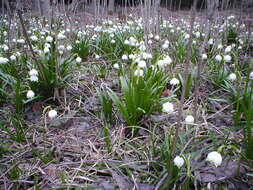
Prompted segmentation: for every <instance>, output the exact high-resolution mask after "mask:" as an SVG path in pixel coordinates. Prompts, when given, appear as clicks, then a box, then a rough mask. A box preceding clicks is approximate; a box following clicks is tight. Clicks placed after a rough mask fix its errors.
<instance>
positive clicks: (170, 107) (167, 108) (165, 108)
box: [162, 102, 174, 113]
mask: <svg viewBox="0 0 253 190" xmlns="http://www.w3.org/2000/svg"><path fill="white" fill-rule="evenodd" d="M162 111H163V112H165V113H172V112H173V111H174V106H173V104H172V103H170V102H166V103H164V104H163V108H162Z"/></svg>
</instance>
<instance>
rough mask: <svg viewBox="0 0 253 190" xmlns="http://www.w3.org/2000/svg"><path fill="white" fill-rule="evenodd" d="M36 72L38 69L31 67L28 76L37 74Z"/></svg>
mask: <svg viewBox="0 0 253 190" xmlns="http://www.w3.org/2000/svg"><path fill="white" fill-rule="evenodd" d="M38 74H39V73H38V71H37V70H36V69H32V70H30V71H29V75H30V76H37V75H38Z"/></svg>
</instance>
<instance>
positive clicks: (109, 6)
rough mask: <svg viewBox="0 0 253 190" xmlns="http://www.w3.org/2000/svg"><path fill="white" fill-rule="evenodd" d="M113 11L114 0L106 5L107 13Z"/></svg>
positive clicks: (110, 0)
mask: <svg viewBox="0 0 253 190" xmlns="http://www.w3.org/2000/svg"><path fill="white" fill-rule="evenodd" d="M114 10H115V7H114V0H109V3H108V12H109V13H113V12H114Z"/></svg>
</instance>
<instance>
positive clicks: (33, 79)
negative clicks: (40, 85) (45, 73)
mask: <svg viewBox="0 0 253 190" xmlns="http://www.w3.org/2000/svg"><path fill="white" fill-rule="evenodd" d="M29 79H30V81H31V82H38V80H39V78H38V76H36V75H31V76H30V78H29Z"/></svg>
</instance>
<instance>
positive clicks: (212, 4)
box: [194, 0, 217, 119]
mask: <svg viewBox="0 0 253 190" xmlns="http://www.w3.org/2000/svg"><path fill="white" fill-rule="evenodd" d="M216 7H217V1H216V0H208V1H207V22H206V26H205V39H204V42H203V43H202V45H201V48H200V57H201V56H202V54H203V53H204V52H205V49H206V46H207V42H208V38H209V35H210V33H211V26H212V23H213V15H214V13H215V10H216ZM203 63H204V61H203V59H201V58H200V62H199V64H198V67H197V77H196V85H195V89H194V97H195V98H194V118H196V119H197V111H198V99H199V86H200V74H201V70H202V68H203Z"/></svg>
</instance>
